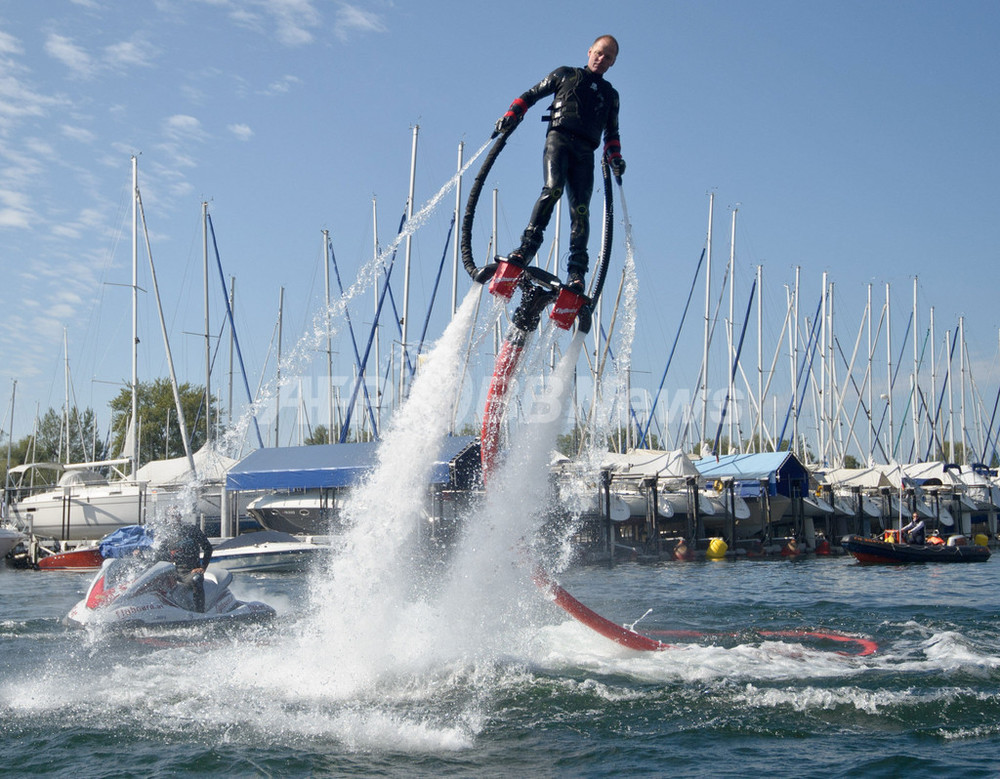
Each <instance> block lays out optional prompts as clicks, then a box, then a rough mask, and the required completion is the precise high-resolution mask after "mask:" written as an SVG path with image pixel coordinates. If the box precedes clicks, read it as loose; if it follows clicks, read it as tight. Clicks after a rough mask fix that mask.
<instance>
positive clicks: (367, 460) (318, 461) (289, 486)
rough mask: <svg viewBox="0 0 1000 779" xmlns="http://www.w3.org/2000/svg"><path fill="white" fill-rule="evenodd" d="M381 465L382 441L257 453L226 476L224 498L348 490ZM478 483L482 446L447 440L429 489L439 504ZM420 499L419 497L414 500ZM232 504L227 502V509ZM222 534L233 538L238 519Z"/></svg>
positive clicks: (230, 519)
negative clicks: (379, 458) (379, 451)
mask: <svg viewBox="0 0 1000 779" xmlns="http://www.w3.org/2000/svg"><path fill="white" fill-rule="evenodd" d="M377 463H378V442H375V441H372V442H361V443H343V444H317V445H315V446H292V447H280V448H271V449H258V450H257V451H255V452H252V453H251V454H249V455H248V456H247V457H245V458H244V459H243V460H241V461H240V462H238V463H237V464H236V465H234V466H233V467H232V468H231V469H230V470H229V472H228V474H227V475H226V484H225V487H226V489H225V493H224V495H228V493H232V492H260V493H266V492H278V491H292V490H325V489H326V490H331V489H345V488H349V487H351V486H353V485H355V484H357V483H359V482H360V481H361V480H362V479H363V478H364V477H365V476H366V475H367V474H368V473H370V472H371V471H372V470H373V469H374V468H375V466H376V465H377ZM479 483H480V466H479V444H478V442H477V441H476V439H475V438H473V437H472V436H450V437H448V438H446V439H445V440H444V443H443V444H442V446H441V450H440V451H439V452H438V454H437V458H436V460H435V462H434V465H433V467H432V469H431V472H430V478H429V483H428V487H429V489H430V490H431V492H432V494H433V495H434V496H435V497H436V498H437V499H438V500H441V499H442V497H443V495H444V494H445V493H448V492H458V491H462V492H465V491H469V490H471V489H474V488H475V487H477V486H478V485H479ZM415 497H416V496H415ZM232 503H233V501H230V500H227V504H232ZM225 517H226V519H227V520H228V523H227V525H224V529H223V534H224V535H226V534H227V533H226V531H227V530H228V535H232V527H233V526H234V525H233V522H234V518H233V517H232V515H231V512H229V511H227V512H226V513H225Z"/></svg>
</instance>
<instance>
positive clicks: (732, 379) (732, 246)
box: [726, 207, 739, 454]
mask: <svg viewBox="0 0 1000 779" xmlns="http://www.w3.org/2000/svg"><path fill="white" fill-rule="evenodd" d="M737 211H739V208H737V207H734V208H733V220H732V228H731V230H730V233H729V323H728V325H727V326H726V342H727V343H726V345H727V346H728V347H729V353H728V356H727V359H726V364H727V365H732V364H733V362H734V360H735V358H736V343H735V339H734V333H733V328H734V327H735V322H734V318H735V316H736V313H735V312H736V308H735V306H736V212H737ZM728 373H729V383H728V386H727V387H726V391H727V392H728V393H729V397H730V398H733V399H734V400H735V398H736V393H735V391H734V389H735V387H736V373H735V371H729V372H728ZM738 409H739V405H738V404H736V403H735V402H734V403H733V413H732V414H730V415H729V427H728V431H727V433H726V435H727V437H728V438H729V448H728V450H727V452H726V454H732V453H733V429H734V422H735V420H736V416H737V414H738V413H739V411H738Z"/></svg>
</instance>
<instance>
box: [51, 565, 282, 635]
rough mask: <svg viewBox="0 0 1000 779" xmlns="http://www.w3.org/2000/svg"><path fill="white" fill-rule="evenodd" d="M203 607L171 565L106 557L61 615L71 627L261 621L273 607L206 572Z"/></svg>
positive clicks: (221, 575) (227, 576)
mask: <svg viewBox="0 0 1000 779" xmlns="http://www.w3.org/2000/svg"><path fill="white" fill-rule="evenodd" d="M204 577H205V581H204V585H205V610H204V611H203V612H202V611H196V610H195V604H194V593H193V591H192V589H191V588H190V587H189V586H187V585H185V584H184V583H183V582H181V581H180V576H178V574H177V569H176V567H175V566H174V564H173V563H168V562H162V561H161V562H157V563H153V564H152V565H149V564H148V562H146V561H144V560H143V559H142V558H141V557H133V558H128V557H125V558H116V559H110V560H105V561H104V564H103V565H102V566H101V570H100V571H98V573H97V576H96V577H95V578H94V580H93V581H92V582H91V583H90V587H88V588H87V594H86V595H85V596H84V597H83V599H82V600H81V601H80V602H79V603H77V604H76V605H75V606H74V607H73V608H72V609H71V610H70V612H69V614H67V615H66V617H65V618H64V619H63V622H64V623H65V624H66V625H69V626H71V627H112V628H123V627H124V628H136V627H159V626H165V625H173V626H177V625H195V624H202V623H218V622H239V621H260V620H268V619H271V618H272V617H274V615H275V611H274V609H273V608H271V607H270V606H268V605H267V604H266V603H261V602H259V601H249V602H246V603H244V602H243V601H239V600H236V598H235V597H234V596H233V593H232V592H230V590H229V583H230V582H231V581H232V580H233V575H232V574H231V573H229V572H228V571H217V572H212V571H206V572H205V574H204Z"/></svg>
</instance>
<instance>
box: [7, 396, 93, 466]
mask: <svg viewBox="0 0 1000 779" xmlns="http://www.w3.org/2000/svg"><path fill="white" fill-rule="evenodd" d="M65 422H66V420H65V417H64V416H63V414H62V412H61V411H56V410H55V409H54V408H50V409H49V410H48V411H46V412H45V414H44V415H43V416H42V418H41V419H39V420H38V426H37V428H36V431H35V435H34V439H35V440H34V446H33V447H32V446H31V436H27V437H26V438H24V439H22V442H19V443H18V447H17V448H18V449H20V450H21V451H22V453H23V456H28V457H31V459H32V460H34V461H35V462H71V463H72V462H77V463H78V462H89V461H90V460H99V459H102V458H103V457H104V450H103V445H102V443H101V442H100V441H98V440H97V435H96V432H97V429H96V422H95V421H94V412H93V410H91V409H89V408H88V409H87V410H86V411H84V412H83V413H80V412H79V411H77V410H76V409H73V410H72V411H70V414H69V449H68V452H67V447H66V431H65V428H66V425H65ZM11 459H13V453H12V457H11Z"/></svg>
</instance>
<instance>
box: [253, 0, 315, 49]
mask: <svg viewBox="0 0 1000 779" xmlns="http://www.w3.org/2000/svg"><path fill="white" fill-rule="evenodd" d="M264 8H265V11H266V12H267V13H268V14H269V15H271V16H272V17H273V18H274V21H275V24H276V25H277V30H276V32H277V34H278V40H279V41H281V42H282V43H283V44H285V45H286V46H302V45H304V44H307V43H312V42H313V34H312V32H311V30H312V29H314V28H316V27H318V26H319V24H320V14H319V11H317V10H316V9H315V8H314V7H313V4H312V0H265V2H264Z"/></svg>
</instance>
